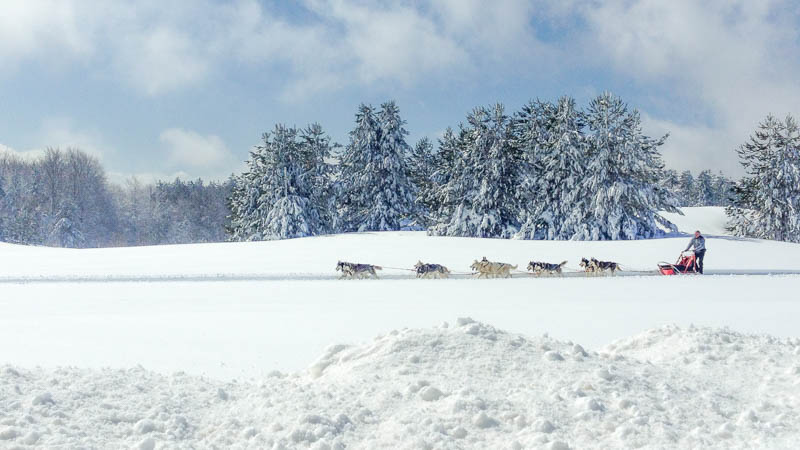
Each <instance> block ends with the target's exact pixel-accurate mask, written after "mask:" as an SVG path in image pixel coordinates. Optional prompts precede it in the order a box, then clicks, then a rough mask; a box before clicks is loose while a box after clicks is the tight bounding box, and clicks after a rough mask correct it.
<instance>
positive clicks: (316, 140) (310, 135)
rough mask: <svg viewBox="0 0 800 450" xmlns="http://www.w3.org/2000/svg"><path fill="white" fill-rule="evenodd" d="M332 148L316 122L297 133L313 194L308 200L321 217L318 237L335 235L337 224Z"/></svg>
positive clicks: (328, 139)
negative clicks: (331, 162) (331, 161)
mask: <svg viewBox="0 0 800 450" xmlns="http://www.w3.org/2000/svg"><path fill="white" fill-rule="evenodd" d="M333 147H334V144H332V143H331V138H330V136H328V135H327V134H326V133H325V131H323V129H322V126H321V125H320V124H318V123H316V122H315V123H312V124H311V125H309V126H307V127H306V128H305V129H303V130H301V131H300V148H301V149H302V153H303V155H305V160H306V167H307V170H308V172H309V174H310V176H309V181H310V183H311V187H312V192H313V195H311V197H310V200H311V203H312V207H313V209H315V210H316V211H318V212H319V216H320V228H319V230H318V233H332V232H334V231H335V230H336V222H337V220H338V214H337V212H336V204H335V202H336V195H335V192H334V188H333V186H334V182H335V173H334V170H333V167H332V166H331V164H330V162H329V161H330V160H331V150H332V148H333Z"/></svg>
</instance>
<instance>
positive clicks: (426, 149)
mask: <svg viewBox="0 0 800 450" xmlns="http://www.w3.org/2000/svg"><path fill="white" fill-rule="evenodd" d="M435 159H436V155H435V154H434V153H433V144H431V141H430V139H428V138H427V137H424V138H422V139H420V140H419V142H417V145H415V146H414V150H413V151H412V152H411V158H410V159H409V170H410V174H411V181H412V182H413V183H414V186H415V187H416V205H417V206H416V209H417V216H418V220H419V221H420V222H422V224H423V225H427V224H429V222H430V214H431V207H432V206H433V205H432V204H431V202H430V201H429V199H431V198H433V196H434V189H435V185H434V172H435V171H436V166H435Z"/></svg>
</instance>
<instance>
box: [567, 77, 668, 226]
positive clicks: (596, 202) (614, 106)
mask: <svg viewBox="0 0 800 450" xmlns="http://www.w3.org/2000/svg"><path fill="white" fill-rule="evenodd" d="M586 121H587V124H588V128H589V133H588V136H587V139H588V140H587V144H588V147H589V150H588V159H587V166H586V167H587V174H586V176H585V177H583V178H582V179H581V180H580V182H579V183H578V191H579V194H578V195H579V197H578V198H582V199H583V200H582V203H581V204H579V205H576V207H575V208H574V209H573V211H572V213H571V214H570V222H571V223H572V224H574V227H575V229H576V232H575V233H574V234H573V236H572V239H578V240H606V239H611V240H619V239H647V238H652V237H657V236H660V235H663V234H664V232H663V230H662V227H667V228H670V229H674V226H673V225H672V224H671V223H670V222H669V221H668V220H666V219H665V218H663V217H662V216H660V215H659V214H658V211H668V212H679V211H678V209H677V202H676V200H675V199H674V197H673V196H672V194H671V193H669V191H667V190H666V189H665V188H664V187H663V186H662V185H661V184H660V181H661V180H662V179H663V177H664V176H663V163H662V162H661V156H660V153H659V151H658V147H660V146H661V145H662V144H663V143H664V140H665V139H666V136H664V137H662V138H661V139H653V138H650V137H648V136H645V135H644V134H642V130H641V119H640V116H639V113H638V111H636V110H634V111H632V112H629V111H628V108H627V105H625V104H624V103H623V102H622V101H621V100H620V99H619V98H617V97H615V96H613V95H612V94H610V93H604V94H602V95H600V96H598V97H597V98H596V99H594V100H593V101H592V102H591V104H590V105H589V108H588V111H587V113H586Z"/></svg>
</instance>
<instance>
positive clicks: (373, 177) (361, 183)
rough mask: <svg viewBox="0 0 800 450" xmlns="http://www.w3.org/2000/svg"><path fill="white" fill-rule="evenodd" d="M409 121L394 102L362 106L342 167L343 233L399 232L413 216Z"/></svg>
mask: <svg viewBox="0 0 800 450" xmlns="http://www.w3.org/2000/svg"><path fill="white" fill-rule="evenodd" d="M404 125H405V121H404V120H402V119H401V118H400V112H399V109H398V108H397V105H395V103H394V102H386V103H384V104H383V105H381V111H380V113H379V114H378V115H377V116H376V115H375V112H374V110H373V108H372V107H370V106H367V105H363V104H362V105H361V106H360V107H359V111H358V113H357V114H356V128H355V129H354V130H353V131H351V132H350V143H349V144H348V145H347V147H346V149H345V152H344V154H343V156H342V160H341V163H340V169H341V170H340V181H341V183H342V196H343V198H342V202H343V204H342V219H341V221H342V226H343V229H344V230H345V231H390V230H399V229H401V228H402V226H403V225H405V224H407V223H408V221H409V220H411V219H413V216H414V186H413V184H412V183H411V179H410V177H409V169H408V161H407V159H408V157H409V153H410V148H409V146H408V144H407V143H406V140H405V138H406V136H407V135H408V132H407V131H406V130H405V128H404Z"/></svg>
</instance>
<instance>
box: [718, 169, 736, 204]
mask: <svg viewBox="0 0 800 450" xmlns="http://www.w3.org/2000/svg"><path fill="white" fill-rule="evenodd" d="M713 185H714V199H715V203H714V205H715V206H728V205H730V203H731V197H732V195H733V185H734V182H733V181H732V180H730V179H729V178H728V177H726V176H725V175H723V174H722V172H719V173H718V174H716V175H714V182H713Z"/></svg>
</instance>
